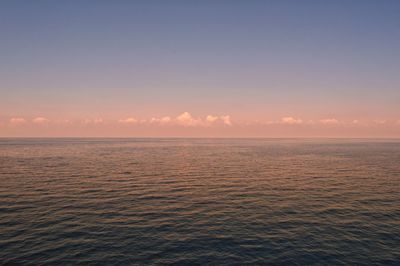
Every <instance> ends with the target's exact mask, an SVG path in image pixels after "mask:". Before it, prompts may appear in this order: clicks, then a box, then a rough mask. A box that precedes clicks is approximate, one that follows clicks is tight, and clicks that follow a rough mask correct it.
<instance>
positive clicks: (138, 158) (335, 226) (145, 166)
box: [0, 138, 400, 265]
mask: <svg viewBox="0 0 400 266" xmlns="http://www.w3.org/2000/svg"><path fill="white" fill-rule="evenodd" d="M0 264H5V265H7V264H8V265H75V264H79V265H400V140H396V139H385V140H379V139H192V138H189V139H184V138H177V139H174V138H169V139H154V138H130V139H129V138H128V139H107V138H106V139H101V138H48V139H38V138H36V139H23V138H2V139H0Z"/></svg>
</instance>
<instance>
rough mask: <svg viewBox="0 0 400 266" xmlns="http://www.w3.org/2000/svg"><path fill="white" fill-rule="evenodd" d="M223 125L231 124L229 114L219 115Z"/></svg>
mask: <svg viewBox="0 0 400 266" xmlns="http://www.w3.org/2000/svg"><path fill="white" fill-rule="evenodd" d="M220 118H221V120H222V122H223V123H224V125H227V126H232V122H231V117H230V116H229V115H223V116H221V117H220Z"/></svg>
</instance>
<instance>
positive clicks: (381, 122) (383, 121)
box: [373, 119, 387, 125]
mask: <svg viewBox="0 0 400 266" xmlns="http://www.w3.org/2000/svg"><path fill="white" fill-rule="evenodd" d="M373 122H374V123H375V124H378V125H383V124H386V122H387V121H386V120H384V119H376V120H374V121H373Z"/></svg>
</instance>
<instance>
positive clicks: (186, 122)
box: [175, 112, 203, 127]
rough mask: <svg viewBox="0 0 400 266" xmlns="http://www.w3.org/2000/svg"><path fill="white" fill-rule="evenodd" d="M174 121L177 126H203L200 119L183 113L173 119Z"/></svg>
mask: <svg viewBox="0 0 400 266" xmlns="http://www.w3.org/2000/svg"><path fill="white" fill-rule="evenodd" d="M175 120H176V122H177V123H178V124H179V125H181V126H185V127H193V126H199V125H202V124H203V123H202V121H201V119H195V118H193V117H192V115H191V114H190V113H188V112H184V113H182V114H180V115H178V116H177V117H176V118H175Z"/></svg>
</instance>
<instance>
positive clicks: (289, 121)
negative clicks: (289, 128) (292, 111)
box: [281, 116, 303, 125]
mask: <svg viewBox="0 0 400 266" xmlns="http://www.w3.org/2000/svg"><path fill="white" fill-rule="evenodd" d="M281 123H282V124H288V125H298V124H302V123H303V120H301V119H300V118H294V117H291V116H285V117H282V119H281Z"/></svg>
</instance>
